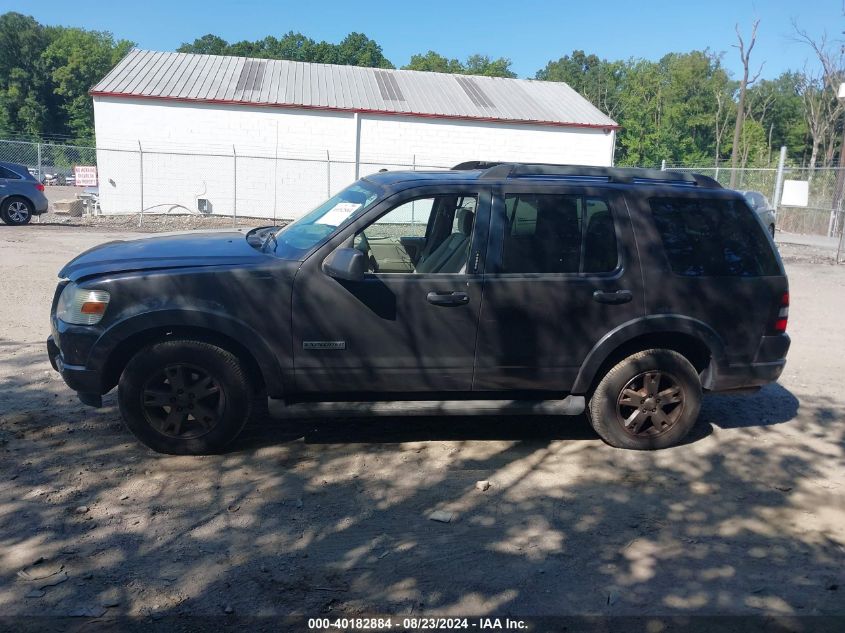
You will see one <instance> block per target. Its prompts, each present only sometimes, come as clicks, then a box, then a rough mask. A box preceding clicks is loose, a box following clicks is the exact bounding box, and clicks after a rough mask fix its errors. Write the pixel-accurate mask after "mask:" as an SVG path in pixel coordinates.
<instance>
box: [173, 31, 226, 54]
mask: <svg viewBox="0 0 845 633" xmlns="http://www.w3.org/2000/svg"><path fill="white" fill-rule="evenodd" d="M228 48H229V43H228V42H227V41H226V40H224V39H223V38H222V37H218V36H217V35H212V34H211V33H208V34H206V35H203V36H202V37H198V38H197V39H195V40H194V41H193V42H191V43H190V44H188V43H187V42H186V43H184V44H182V45H181V46H180V47H179V48H177V49H176V51H177V52H179V53H198V54H201V55H225V54H226V50H227V49H228Z"/></svg>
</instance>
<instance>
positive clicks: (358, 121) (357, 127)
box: [352, 112, 361, 180]
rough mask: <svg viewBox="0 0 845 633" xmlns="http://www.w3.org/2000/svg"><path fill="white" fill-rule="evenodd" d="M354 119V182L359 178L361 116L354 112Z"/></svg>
mask: <svg viewBox="0 0 845 633" xmlns="http://www.w3.org/2000/svg"><path fill="white" fill-rule="evenodd" d="M352 116H353V118H354V119H355V180H358V179H359V178H360V177H361V116H360V115H359V114H358V113H357V112H356V113H355V114H353V115H352Z"/></svg>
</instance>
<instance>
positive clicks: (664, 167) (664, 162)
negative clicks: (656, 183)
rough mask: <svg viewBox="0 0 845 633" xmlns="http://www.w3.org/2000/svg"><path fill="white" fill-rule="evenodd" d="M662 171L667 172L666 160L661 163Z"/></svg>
mask: <svg viewBox="0 0 845 633" xmlns="http://www.w3.org/2000/svg"><path fill="white" fill-rule="evenodd" d="M660 171H666V159H665V158H664V159H663V160H662V161H661V162H660Z"/></svg>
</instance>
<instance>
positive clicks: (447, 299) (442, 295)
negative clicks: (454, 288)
mask: <svg viewBox="0 0 845 633" xmlns="http://www.w3.org/2000/svg"><path fill="white" fill-rule="evenodd" d="M426 299H427V300H428V302H429V303H430V304H432V305H436V306H447V307H448V306H462V305H466V304H467V303H469V295H468V294H467V293H465V292H429V293H428V295H427V296H426Z"/></svg>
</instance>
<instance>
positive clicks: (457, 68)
mask: <svg viewBox="0 0 845 633" xmlns="http://www.w3.org/2000/svg"><path fill="white" fill-rule="evenodd" d="M131 46H132V44H131V43H130V42H127V41H125V40H115V38H114V37H113V36H112V35H111V34H110V33H106V32H100V31H88V30H85V29H79V28H65V27H47V26H44V25H41V24H39V23H38V22H37V21H36V20H34V19H33V18H32V17H28V16H25V15H22V14H20V13H14V12H8V13H5V14H2V15H0V136H4V135H6V136H7V135H9V134H12V133H24V134H26V135H29V136H33V137H39V136H45V135H67V136H68V137H70V138H72V139H75V140H79V141H85V142H90V141H91V140H93V136H94V129H93V105H92V101H91V98H90V96H89V94H88V90H89V89H90V87H91V86H92V85H94V84H95V83H96V82H97V81H98V80H100V79H101V78H102V77H103V76H104V75H105V74H106V73H107V72H108V71H109V70H110V69H111V68H112V67H113V66H114V65H115V64H116V63H117V62H118V61H119V60H120V58H121V57H123V56H124V55H125V54H126V53H127V52H128V50H129V48H130V47H131ZM178 50H179V51H180V52H186V53H201V54H207V55H237V56H245V57H257V58H264V59H290V60H295V61H303V62H317V63H327V64H346V65H355V66H370V67H375V68H393V65H392V64H391V63H390V61H389V60H388V59H387V58H386V57H385V56H384V53H383V51H382V48H381V46H379V44H378V43H377V42H376V41H374V40H371V39H370V38H368V37H367V36H366V35H364V34H363V33H350V34H349V35H347V36H346V37H345V38H344V39H343V40H342V41H341V42H339V43H337V44H334V43H330V42H326V41H316V40H313V39H311V38H309V37H306V36H305V35H303V34H302V33H295V32H293V31H290V32H288V33H285V34H284V35H281V36H279V37H276V36H273V35H268V36H267V37H265V38H263V39H261V40H256V41H248V40H244V41H240V42H234V43H229V42H227V41H226V40H224V39H223V38H221V37H219V36H217V35H213V34H207V35H203V36H202V37H199V38H197V39H195V40H194V41H193V42H190V43H185V44H182V46H180V47H179V49H178ZM403 68H405V69H409V70H419V71H430V72H442V73H455V74H472V75H486V76H490V77H515V76H516V74H515V73H514V72H513V71H512V70H511V61H510V60H509V59H507V58H504V57H500V58H491V57H489V56H486V55H470V56H469V57H468V58H467V59H465V60H463V61H462V60H458V59H455V58H448V57H445V56H443V55H441V54H439V53H437V52H435V51H433V50H429V51H428V52H426V53H420V54H417V55H413V56H412V57H411V59H410V61H409V63H408V64H407V65H406V66H404V67H403ZM535 77H536V79H538V80H543V81H560V82H565V83H567V84H569V85H570V86H571V87H572V88H573V89H574V90H576V91H577V92H578V93H580V94H581V95H583V96H584V97H586V98H587V99H588V100H589V101H590V102H592V103H593V104H594V105H595V106H596V107H597V108H598V109H600V110H601V111H603V112H605V113H607V114H608V115H609V116H611V117H612V118H613V119H615V120H616V121H617V122H618V123H619V125H620V129H619V131H618V136H617V142H616V162H617V163H618V164H620V165H658V164H660V162H661V161H662V160H666V161H667V162H668V163H674V164H679V163H680V164H696V165H705V164H712V163H714V162H718V161H719V160H724V159H725V158H727V157H728V156H730V153H731V145H732V134H731V133H729V132H730V131H732V130H733V127H734V121H735V120H736V110H737V104H736V97H737V95H736V92H737V85H738V84H737V82H736V81H734V80H732V79H731V77H730V76H729V75H728V74H727V73H726V72H725V70H724V69H723V68H722V65H721V60H720V58H719V56H717V55H714V54H713V53H711V52H710V51H707V50H704V51H691V52H688V53H669V54H667V55H665V56H664V57H663V58H661V59H660V60H659V61H649V60H644V59H628V60H607V59H602V58H599V57H598V56H596V55H593V54H589V53H587V52H585V51H582V50H575V51H572V52H571V53H570V54H568V55H564V56H562V57H560V58H558V59H557V60H553V61H550V62H549V63H548V64H546V66H545V67H544V68H542V69H540V70H539V71H538V72H537V73H536V76H535ZM817 93H818V94H817ZM828 93H830V94H828ZM832 94H833V93H832V90H831V89H830V87H829V86H826V85H822V83H821V80H818V79H816V80H814V79H813V78H812V77H808V76H807V75H806V74H805V73H802V72H791V71H790V72H784V73H783V74H781V75H780V76H779V77H777V78H775V79H771V80H760V81H758V82H756V83H754V84H753V85H752V86H751V87H750V88H749V90H748V93H747V96H746V120H745V123H744V124H743V127H742V130H741V135H740V147H739V148H738V150H739V154H740V156H741V157H742V160H743V164H747V165H768V164H770V163H771V161H772V156H773V155H775V154H776V152H777V149H778V148H779V147H780V146H781V145H786V146H787V147H788V148H789V151H790V159H791V160H792V161H793V162H795V163H801V162H802V161H805V160H807V158H808V157H809V156H810V155H815V154H816V153H818V154H822V153H823V154H824V159H825V160H827V161H829V160H830V159H831V157H832V156H833V152H834V143H835V142H836V139H839V138H840V137H841V122H840V121H839V118H837V120H836V122H835V123H834V124H833V125H835V126H836V127H835V129H832V131H830V132H829V133H828V136H829V137H830V139H834V140H830V141H825V143H824V144H822V145H819V144H818V143H817V144H816V145H813V141H812V138H813V134H812V133H811V132H812V130H811V129H810V124H809V122H808V117H807V112H808V107H809V106H808V104H811V105H812V104H815V105H814V106H813V107H816V106H818V107H819V108H821V107H822V106H825V107H827V108H828V109H830V107H831V105H830V103H829V102H832V103H833V104H834V106H835V105H836V103H835V96H831V95H832ZM831 100H833V101H831ZM816 132H817V133H816V136H818V131H816ZM814 150H816V152H814Z"/></svg>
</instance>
